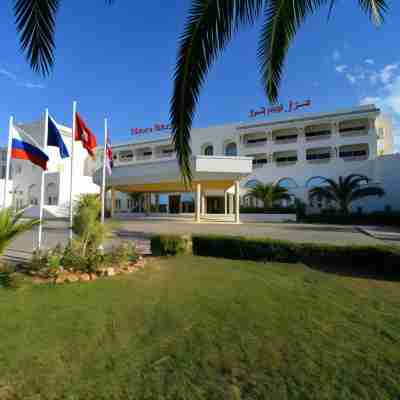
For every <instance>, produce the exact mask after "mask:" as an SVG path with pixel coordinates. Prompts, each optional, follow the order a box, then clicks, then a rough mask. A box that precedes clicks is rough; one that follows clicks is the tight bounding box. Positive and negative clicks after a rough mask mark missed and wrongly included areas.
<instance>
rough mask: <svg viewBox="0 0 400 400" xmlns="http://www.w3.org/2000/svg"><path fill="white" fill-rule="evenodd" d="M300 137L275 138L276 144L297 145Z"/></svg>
mask: <svg viewBox="0 0 400 400" xmlns="http://www.w3.org/2000/svg"><path fill="white" fill-rule="evenodd" d="M297 136H298V135H285V136H277V137H275V138H274V144H286V143H296V142H297Z"/></svg>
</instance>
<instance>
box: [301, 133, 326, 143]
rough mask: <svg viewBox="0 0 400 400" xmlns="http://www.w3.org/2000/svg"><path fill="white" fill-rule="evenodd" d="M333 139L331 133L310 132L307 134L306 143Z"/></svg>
mask: <svg viewBox="0 0 400 400" xmlns="http://www.w3.org/2000/svg"><path fill="white" fill-rule="evenodd" d="M330 137H331V131H320V132H309V133H306V141H307V142H309V141H313V140H323V139H329V138H330Z"/></svg>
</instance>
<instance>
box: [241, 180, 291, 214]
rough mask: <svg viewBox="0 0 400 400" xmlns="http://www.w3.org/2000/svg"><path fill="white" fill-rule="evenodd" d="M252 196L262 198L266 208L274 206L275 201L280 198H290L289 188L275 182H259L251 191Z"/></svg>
mask: <svg viewBox="0 0 400 400" xmlns="http://www.w3.org/2000/svg"><path fill="white" fill-rule="evenodd" d="M249 195H250V196H253V197H255V198H256V199H258V200H261V201H262V202H263V204H264V208H272V207H273V205H274V203H276V202H278V201H280V200H290V195H289V193H288V190H287V189H286V188H284V187H282V186H279V185H276V184H274V183H266V184H263V183H257V185H256V186H255V187H254V188H252V189H251V190H250V192H249Z"/></svg>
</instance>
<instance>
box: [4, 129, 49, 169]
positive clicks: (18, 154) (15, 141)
mask: <svg viewBox="0 0 400 400" xmlns="http://www.w3.org/2000/svg"><path fill="white" fill-rule="evenodd" d="M11 137H12V141H11V158H13V159H19V160H29V161H30V162H32V163H33V164H35V165H37V166H39V167H40V168H42V169H43V170H46V169H47V161H49V157H48V156H47V154H46V153H44V152H43V151H42V149H41V148H40V146H39V145H38V144H37V143H36V141H35V140H34V139H33V138H32V137H31V136H30V135H29V134H28V133H26V132H25V131H24V130H23V129H22V128H20V127H17V126H15V125H14V124H13V125H12V127H11Z"/></svg>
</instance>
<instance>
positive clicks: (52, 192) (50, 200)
mask: <svg viewBox="0 0 400 400" xmlns="http://www.w3.org/2000/svg"><path fill="white" fill-rule="evenodd" d="M45 198H46V205H48V206H55V205H57V204H58V187H57V185H56V184H55V183H54V182H50V183H49V184H48V185H47V186H46V196H45Z"/></svg>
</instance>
